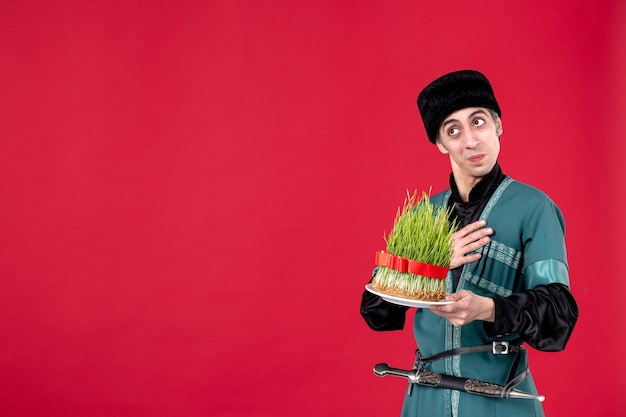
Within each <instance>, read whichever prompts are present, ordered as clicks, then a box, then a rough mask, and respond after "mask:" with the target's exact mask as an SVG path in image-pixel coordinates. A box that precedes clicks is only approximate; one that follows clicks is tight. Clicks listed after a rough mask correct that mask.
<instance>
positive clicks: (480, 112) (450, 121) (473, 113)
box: [441, 109, 487, 127]
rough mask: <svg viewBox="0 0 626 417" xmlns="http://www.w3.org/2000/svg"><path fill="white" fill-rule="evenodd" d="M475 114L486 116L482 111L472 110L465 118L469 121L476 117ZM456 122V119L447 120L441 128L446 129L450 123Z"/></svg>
mask: <svg viewBox="0 0 626 417" xmlns="http://www.w3.org/2000/svg"><path fill="white" fill-rule="evenodd" d="M477 114H484V115H487V112H486V111H485V110H483V109H478V110H474V111H473V112H471V113H470V115H469V116H467V118H468V119H471V118H472V117H474V116H476V115H477ZM455 122H458V120H457V119H448V120H445V121H444V122H443V123H442V124H441V127H446V126H447V125H449V124H450V123H455Z"/></svg>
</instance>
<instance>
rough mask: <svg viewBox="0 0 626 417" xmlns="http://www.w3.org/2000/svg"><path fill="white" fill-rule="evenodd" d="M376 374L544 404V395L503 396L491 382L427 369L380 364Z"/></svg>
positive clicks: (519, 393)
mask: <svg viewBox="0 0 626 417" xmlns="http://www.w3.org/2000/svg"><path fill="white" fill-rule="evenodd" d="M374 373H375V374H376V375H378V376H380V377H384V376H387V375H390V376H396V377H400V378H405V379H408V380H409V382H410V383H412V384H418V385H424V386H427V387H436V388H447V389H453V390H457V391H461V392H466V393H468V394H474V395H482V396H485V397H496V398H502V397H504V398H521V399H529V400H537V401H539V402H543V400H545V397H544V396H543V395H533V394H530V393H528V392H524V391H520V390H518V389H512V390H510V391H509V392H508V393H507V394H505V395H502V393H503V392H504V386H502V385H498V384H493V383H491V382H483V381H478V380H475V379H469V378H460V377H457V376H452V375H445V374H440V373H437V372H432V371H429V370H428V369H425V368H420V369H413V370H410V371H407V370H404V369H397V368H391V367H390V366H389V365H388V364H386V363H379V364H378V365H376V366H374Z"/></svg>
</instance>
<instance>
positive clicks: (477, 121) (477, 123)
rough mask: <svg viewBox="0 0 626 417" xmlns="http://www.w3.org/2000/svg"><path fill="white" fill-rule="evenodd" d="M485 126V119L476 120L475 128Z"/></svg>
mask: <svg viewBox="0 0 626 417" xmlns="http://www.w3.org/2000/svg"><path fill="white" fill-rule="evenodd" d="M484 124H485V121H484V120H483V119H476V120H474V126H482V125H484Z"/></svg>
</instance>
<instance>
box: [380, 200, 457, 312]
mask: <svg viewBox="0 0 626 417" xmlns="http://www.w3.org/2000/svg"><path fill="white" fill-rule="evenodd" d="M449 217H450V209H446V208H444V207H439V206H435V205H434V204H432V203H431V201H430V198H429V196H428V195H427V194H426V193H425V192H423V193H422V197H421V198H420V199H418V198H417V191H414V192H413V194H409V193H408V191H407V198H406V200H405V201H404V206H403V207H402V209H400V208H398V212H397V213H396V218H395V220H394V224H393V230H392V231H391V233H390V234H389V236H388V237H387V238H386V239H385V240H386V242H387V252H389V253H391V254H392V255H396V256H401V257H403V258H407V259H411V260H414V261H419V262H422V263H425V264H431V265H437V266H444V267H446V266H449V265H450V260H451V259H452V234H453V233H454V232H455V230H456V223H455V222H450V220H449ZM372 283H373V286H374V288H375V289H376V290H378V291H381V292H384V293H388V294H392V295H398V296H401V297H406V298H412V299H417V300H428V301H436V300H441V299H442V298H444V297H445V286H446V281H445V279H437V278H430V277H425V276H421V275H416V274H411V273H409V272H399V271H396V270H395V269H391V268H387V267H384V266H380V267H378V270H377V272H376V276H375V277H374V280H373V282H372Z"/></svg>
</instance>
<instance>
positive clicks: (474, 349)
mask: <svg viewBox="0 0 626 417" xmlns="http://www.w3.org/2000/svg"><path fill="white" fill-rule="evenodd" d="M522 350H524V345H522V344H521V343H515V344H512V343H509V342H500V341H498V342H493V343H491V344H486V345H477V346H464V347H460V348H455V349H450V350H446V351H444V352H440V353H435V354H434V355H430V356H426V357H421V356H420V355H419V350H418V357H417V358H416V361H417V360H419V361H420V362H434V361H438V360H440V359H445V358H449V357H450V356H456V355H464V354H466V353H479V352H491V353H493V354H494V355H508V354H509V353H518V352H521V351H522Z"/></svg>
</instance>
